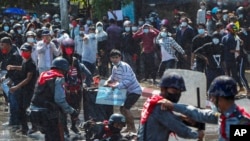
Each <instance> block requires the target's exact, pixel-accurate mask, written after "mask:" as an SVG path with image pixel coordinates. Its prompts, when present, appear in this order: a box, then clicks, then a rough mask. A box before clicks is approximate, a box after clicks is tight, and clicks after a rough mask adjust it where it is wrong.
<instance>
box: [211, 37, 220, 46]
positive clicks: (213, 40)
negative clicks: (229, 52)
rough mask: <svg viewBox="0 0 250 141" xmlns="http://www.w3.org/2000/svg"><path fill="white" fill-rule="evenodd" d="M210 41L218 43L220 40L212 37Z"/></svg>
mask: <svg viewBox="0 0 250 141" xmlns="http://www.w3.org/2000/svg"><path fill="white" fill-rule="evenodd" d="M212 42H213V43H214V44H215V45H217V44H219V42H220V40H219V39H218V38H213V39H212Z"/></svg>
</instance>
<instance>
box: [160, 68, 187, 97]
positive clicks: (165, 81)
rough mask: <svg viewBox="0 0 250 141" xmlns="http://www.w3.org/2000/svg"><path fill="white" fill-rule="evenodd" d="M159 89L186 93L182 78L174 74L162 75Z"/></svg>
mask: <svg viewBox="0 0 250 141" xmlns="http://www.w3.org/2000/svg"><path fill="white" fill-rule="evenodd" d="M160 87H168V88H176V89H178V90H181V91H182V92H183V91H186V86H185V82H184V79H183V77H182V76H181V75H180V74H178V73H175V72H170V73H164V75H163V76H162V78H161V82H160Z"/></svg>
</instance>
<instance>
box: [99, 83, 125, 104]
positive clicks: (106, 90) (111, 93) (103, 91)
mask: <svg viewBox="0 0 250 141" xmlns="http://www.w3.org/2000/svg"><path fill="white" fill-rule="evenodd" d="M126 94H127V90H125V89H114V90H113V89H112V88H110V87H99V88H98V93H97V96H96V104H105V105H115V106H123V105H124V102H125V100H126Z"/></svg>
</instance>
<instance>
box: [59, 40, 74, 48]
mask: <svg viewBox="0 0 250 141" xmlns="http://www.w3.org/2000/svg"><path fill="white" fill-rule="evenodd" d="M61 47H63V48H65V47H72V48H75V42H74V40H73V39H71V38H65V39H63V40H62V42H61Z"/></svg>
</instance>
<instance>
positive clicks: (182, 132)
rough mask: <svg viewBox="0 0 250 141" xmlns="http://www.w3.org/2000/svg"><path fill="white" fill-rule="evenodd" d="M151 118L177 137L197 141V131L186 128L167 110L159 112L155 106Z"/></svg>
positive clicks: (158, 107)
mask: <svg viewBox="0 0 250 141" xmlns="http://www.w3.org/2000/svg"><path fill="white" fill-rule="evenodd" d="M152 116H154V117H155V119H156V120H158V122H160V124H162V125H163V126H165V127H166V128H168V129H169V130H170V131H173V132H174V133H176V134H177V135H178V136H180V137H182V138H192V139H197V138H198V137H199V134H198V132H197V131H193V130H192V129H191V128H189V127H187V126H186V125H185V124H184V123H183V122H182V121H181V120H180V119H179V118H178V117H177V116H176V115H174V114H173V113H172V112H170V111H167V110H161V109H160V106H159V105H158V106H156V107H155V109H154V111H153V113H152Z"/></svg>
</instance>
